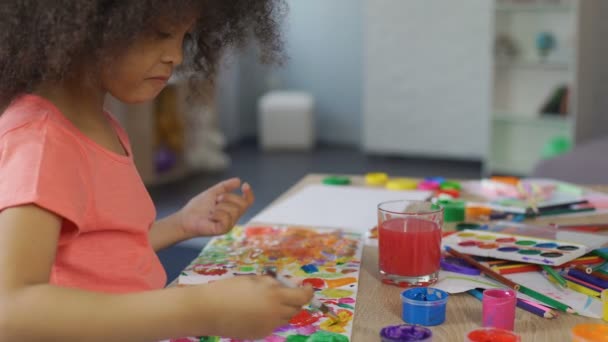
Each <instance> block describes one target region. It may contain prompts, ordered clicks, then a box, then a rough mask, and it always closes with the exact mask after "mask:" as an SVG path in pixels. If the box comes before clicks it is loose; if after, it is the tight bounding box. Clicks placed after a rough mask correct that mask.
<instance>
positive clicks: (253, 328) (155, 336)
mask: <svg viewBox="0 0 608 342" xmlns="http://www.w3.org/2000/svg"><path fill="white" fill-rule="evenodd" d="M60 230H61V219H60V218H59V217H57V216H56V215H54V214H52V213H50V212H48V211H46V210H44V209H41V208H39V207H37V206H34V205H32V206H23V207H16V208H11V209H6V210H4V211H2V212H1V213H0V341H42V340H46V341H55V340H58V341H97V340H99V341H158V340H161V339H164V338H170V337H180V336H186V335H228V336H234V337H238V338H257V337H262V336H265V335H266V334H268V333H270V331H272V329H273V328H276V327H277V326H279V325H281V324H285V323H286V322H287V320H289V317H291V316H293V315H294V314H295V313H297V312H298V311H299V310H300V307H301V306H302V305H303V304H305V303H306V301H308V300H310V298H311V296H312V290H310V289H285V288H281V287H279V286H278V285H277V283H276V282H275V281H274V280H272V279H270V278H269V277H236V278H233V279H229V280H226V281H219V282H215V283H213V284H209V285H203V286H194V287H187V288H172V289H165V290H157V291H148V292H141V293H135V294H124V295H115V294H103V293H97V292H89V291H83V290H78V289H71V288H62V287H58V286H54V285H50V284H48V281H49V276H50V272H51V269H52V265H53V262H54V258H55V253H56V249H57V242H58V238H59V232H60ZM108 252H111V251H108ZM93 267H94V266H93ZM262 278H263V279H262Z"/></svg>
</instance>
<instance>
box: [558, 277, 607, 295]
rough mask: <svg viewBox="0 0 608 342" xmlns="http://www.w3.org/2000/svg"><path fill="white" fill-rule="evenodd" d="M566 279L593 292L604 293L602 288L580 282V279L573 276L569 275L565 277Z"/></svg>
mask: <svg viewBox="0 0 608 342" xmlns="http://www.w3.org/2000/svg"><path fill="white" fill-rule="evenodd" d="M564 278H565V279H566V280H568V281H571V282H573V283H575V284H578V285H581V286H584V287H586V288H588V289H590V290H593V291H596V292H602V288H601V287H597V286H595V285H593V284H589V283H588V282H586V281H584V280H580V279H578V278H574V277H571V276H569V275H567V274H565V275H564Z"/></svg>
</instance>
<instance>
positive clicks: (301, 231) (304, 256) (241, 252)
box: [173, 225, 363, 342]
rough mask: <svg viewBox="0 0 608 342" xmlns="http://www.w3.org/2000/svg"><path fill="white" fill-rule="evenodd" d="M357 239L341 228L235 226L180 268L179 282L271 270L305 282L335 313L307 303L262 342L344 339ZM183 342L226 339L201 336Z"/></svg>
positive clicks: (358, 252) (351, 310)
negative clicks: (331, 314) (327, 313)
mask: <svg viewBox="0 0 608 342" xmlns="http://www.w3.org/2000/svg"><path fill="white" fill-rule="evenodd" d="M362 249H363V243H362V241H361V236H360V235H359V234H355V233H347V232H343V231H341V230H322V229H317V228H312V227H296V226H279V225H264V226H249V227H245V228H241V227H237V228H235V229H233V230H232V232H230V233H229V234H227V235H224V236H221V237H217V238H214V239H213V240H211V241H210V242H209V244H207V246H206V247H205V249H203V251H202V252H201V254H200V255H199V257H198V258H197V259H195V260H194V262H193V263H192V264H191V265H190V266H188V267H187V268H186V270H184V272H182V274H181V276H180V277H179V284H180V285H193V284H204V283H208V282H211V281H217V280H220V279H224V278H229V277H234V276H240V275H261V274H263V273H264V270H266V269H273V270H275V271H276V272H277V273H278V274H280V275H281V276H283V277H285V278H290V279H291V280H292V281H293V282H302V283H304V284H310V285H312V286H313V288H314V289H315V296H316V298H317V299H318V300H320V301H321V302H322V303H324V304H325V305H327V306H328V307H330V308H331V309H332V310H333V311H334V312H335V313H336V314H337V315H338V316H339V317H340V321H339V322H335V321H333V320H332V319H331V318H328V317H326V316H325V315H323V313H321V312H320V311H318V310H315V309H313V308H312V307H310V306H308V307H304V308H302V311H301V312H300V313H299V314H298V315H296V316H295V317H293V318H292V319H291V321H290V324H289V325H287V326H284V327H281V328H279V329H277V330H276V331H275V332H274V333H273V334H272V335H271V336H268V337H266V338H265V339H263V340H260V341H267V342H304V341H308V342H315V341H317V342H320V341H335V342H348V341H350V336H351V332H352V322H353V316H354V311H355V303H356V295H357V286H358V281H359V269H360V266H361V253H362ZM173 341H174V342H178V341H179V342H182V341H183V342H185V341H218V342H219V341H222V342H224V341H232V342H235V341H237V340H233V339H230V338H220V337H202V338H200V337H199V338H196V339H181V340H173Z"/></svg>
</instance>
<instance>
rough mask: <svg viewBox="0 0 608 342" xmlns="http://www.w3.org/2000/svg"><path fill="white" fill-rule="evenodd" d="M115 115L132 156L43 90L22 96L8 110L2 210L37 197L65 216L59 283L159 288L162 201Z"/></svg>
mask: <svg viewBox="0 0 608 342" xmlns="http://www.w3.org/2000/svg"><path fill="white" fill-rule="evenodd" d="M108 119H109V120H110V121H111V123H112V125H113V127H114V129H115V131H116V134H117V136H118V138H119V139H120V141H121V143H122V145H123V147H124V148H125V151H126V152H127V154H128V156H124V155H120V154H116V153H114V152H111V151H109V150H107V149H105V148H103V147H101V146H100V145H98V144H97V143H95V142H94V141H93V140H91V139H89V138H88V137H87V136H85V135H84V134H83V133H82V132H81V131H79V130H78V129H77V128H76V127H75V126H74V125H73V124H72V123H71V122H70V121H69V120H68V119H67V118H66V117H64V116H63V114H61V113H60V112H59V110H58V109H57V107H55V106H54V105H53V104H52V103H51V102H49V101H47V100H45V99H43V98H41V97H38V96H34V95H24V96H21V97H20V98H18V99H17V100H15V101H14V102H13V103H12V104H11V105H10V106H9V107H8V108H7V109H6V111H5V112H4V113H3V114H2V115H1V116H0V210H4V209H6V208H9V207H14V206H19V205H24V204H35V205H37V206H39V207H41V208H44V209H46V210H48V211H50V212H53V213H55V214H56V215H58V216H60V217H62V218H63V223H62V227H61V234H60V238H59V244H58V246H57V254H56V257H55V263H54V265H53V269H52V273H51V279H50V282H51V283H52V284H55V285H59V286H65V287H75V288H80V289H87V290H93V291H102V292H112V293H126V292H134V291H143V290H151V289H158V288H161V287H163V286H164V285H165V281H166V274H165V271H164V269H163V267H162V265H161V264H160V261H159V260H158V257H157V255H156V253H155V252H154V250H153V249H152V248H151V246H150V243H149V241H148V233H149V230H150V227H151V225H152V223H153V222H154V219H155V216H156V211H155V209H154V204H153V203H152V200H151V199H150V196H149V194H148V192H147V190H146V188H145V187H144V184H143V182H142V180H141V177H140V176H139V173H138V172H137V170H136V168H135V164H134V162H133V158H132V153H131V146H130V144H129V141H128V137H127V135H126V133H125V131H124V130H123V129H122V128H121V127H120V125H119V124H118V123H117V122H116V121H115V120H114V119H113V118H111V116H110V115H108ZM0 229H2V227H0Z"/></svg>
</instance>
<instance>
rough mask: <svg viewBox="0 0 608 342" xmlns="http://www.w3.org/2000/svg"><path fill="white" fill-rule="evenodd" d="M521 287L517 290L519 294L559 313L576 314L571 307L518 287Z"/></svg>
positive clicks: (523, 287) (528, 289)
mask: <svg viewBox="0 0 608 342" xmlns="http://www.w3.org/2000/svg"><path fill="white" fill-rule="evenodd" d="M520 286H521V287H520V288H519V292H521V293H523V294H525V295H528V296H530V297H532V298H534V299H536V300H538V301H540V302H542V303H545V304H547V305H549V306H551V307H554V308H556V309H558V310H561V311H565V312H567V313H572V314H576V311H574V310H573V309H572V308H571V307H569V306H568V305H566V304H564V303H560V302H558V301H557V300H555V299H553V298H550V297H547V296H545V295H544V294H542V293H539V292H536V291H534V290H532V289H530V288H527V287H525V286H523V285H520Z"/></svg>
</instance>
